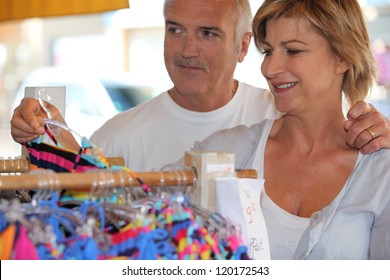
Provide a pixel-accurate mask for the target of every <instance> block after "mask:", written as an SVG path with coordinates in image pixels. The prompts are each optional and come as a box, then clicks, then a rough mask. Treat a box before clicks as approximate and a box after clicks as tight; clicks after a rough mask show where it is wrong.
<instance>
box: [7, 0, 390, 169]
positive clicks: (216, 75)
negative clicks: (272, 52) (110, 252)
mask: <svg viewBox="0 0 390 280" xmlns="http://www.w3.org/2000/svg"><path fill="white" fill-rule="evenodd" d="M164 17H165V25H166V27H165V41H164V58H165V65H166V68H167V71H168V73H169V76H170V78H171V80H172V82H173V84H174V86H173V88H172V89H170V90H168V91H167V92H163V93H161V94H160V95H159V96H157V97H156V98H154V99H152V100H150V101H148V102H146V103H143V104H141V105H139V106H137V107H135V108H133V109H131V110H129V111H126V112H124V113H121V114H118V115H117V116H115V117H113V118H112V119H111V120H109V121H108V122H107V123H106V124H104V125H103V126H102V127H101V128H100V129H99V130H97V131H96V132H95V133H94V134H93V135H92V137H91V142H92V143H94V144H96V145H97V146H99V147H100V148H101V149H102V151H103V152H104V153H105V155H106V156H110V157H111V156H112V157H118V156H119V157H123V158H124V159H125V165H126V166H127V167H129V168H131V169H133V170H134V171H150V170H152V169H159V168H161V167H163V166H164V165H166V164H168V163H172V162H175V161H177V160H178V159H179V158H181V157H182V156H183V155H184V152H185V151H186V150H189V149H190V147H192V145H193V143H194V142H195V141H196V140H203V139H204V138H205V137H207V136H209V135H210V134H211V133H213V132H214V131H216V130H219V129H223V128H230V127H233V126H236V125H239V124H245V125H248V126H249V125H252V124H254V123H257V122H260V121H262V120H263V119H265V118H276V117H278V116H280V113H278V112H277V111H276V109H275V107H274V105H273V99H272V95H271V94H270V93H269V92H268V91H267V90H264V89H258V88H254V87H252V86H249V85H247V84H244V83H240V82H238V81H235V80H234V79H233V74H234V70H235V68H236V65H237V63H238V62H242V61H243V60H244V57H245V55H246V54H247V51H248V47H249V43H250V40H251V21H252V15H251V11H250V6H249V3H248V1H246V0H245V1H243V0H234V1H232V0H197V1H193V0H166V1H165V4H164ZM47 109H49V110H50V111H51V113H52V115H53V116H57V117H55V118H58V119H60V120H62V121H63V118H62V117H61V116H60V115H59V113H58V110H57V109H56V108H53V107H52V106H50V105H48V108H47ZM33 112H35V114H34V113H33ZM44 112H45V110H43V109H42V108H40V106H39V103H38V102H37V101H36V100H31V99H25V100H23V101H22V103H21V105H20V106H19V107H18V108H16V109H15V112H14V116H13V118H12V120H11V134H12V136H13V138H14V140H15V141H17V142H19V143H25V142H27V141H30V140H32V139H34V138H35V137H37V135H39V134H42V133H43V128H42V123H40V122H39V119H40V118H41V117H45V114H44ZM349 115H350V117H351V121H349V122H347V123H346V129H347V130H348V131H349V132H348V136H347V139H346V141H347V143H348V144H349V145H351V146H356V147H357V148H362V151H363V152H372V151H374V150H376V149H379V148H381V147H390V130H389V125H388V121H387V120H386V119H385V118H384V117H383V116H382V115H381V114H379V113H378V112H377V111H376V110H374V109H373V108H372V107H371V106H370V105H369V104H366V103H363V102H362V103H359V104H357V105H356V106H354V108H353V109H352V110H351V111H350V112H349ZM367 128H369V129H370V130H371V131H374V132H375V135H374V136H372V135H371V134H370V133H369V131H367V130H366V129H367ZM58 137H60V138H61V137H63V136H61V135H59V136H57V138H58ZM374 138H375V139H374ZM59 140H60V141H59V142H60V143H63V142H67V140H61V139H59ZM70 147H74V148H77V146H74V145H73V146H70Z"/></svg>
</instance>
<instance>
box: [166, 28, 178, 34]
mask: <svg viewBox="0 0 390 280" xmlns="http://www.w3.org/2000/svg"><path fill="white" fill-rule="evenodd" d="M167 30H168V32H169V33H173V34H179V33H180V31H181V30H180V28H177V27H169V28H168V29H167Z"/></svg>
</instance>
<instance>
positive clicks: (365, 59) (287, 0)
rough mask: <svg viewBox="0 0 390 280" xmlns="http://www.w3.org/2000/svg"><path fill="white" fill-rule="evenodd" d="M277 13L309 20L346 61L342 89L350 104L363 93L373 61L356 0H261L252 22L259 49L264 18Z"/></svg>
mask: <svg viewBox="0 0 390 280" xmlns="http://www.w3.org/2000/svg"><path fill="white" fill-rule="evenodd" d="M281 17H291V18H296V19H305V20H307V21H309V23H310V24H311V26H312V27H313V29H314V30H316V32H318V33H319V34H320V35H321V36H323V37H324V38H325V39H326V40H327V41H328V43H329V46H330V48H331V50H332V51H333V53H334V54H335V55H336V56H337V57H339V58H340V59H341V60H342V61H344V62H345V63H346V64H347V65H348V71H347V72H346V73H345V75H344V80H343V88H342V90H343V92H344V94H345V96H346V98H347V100H348V101H349V104H350V105H352V104H354V103H355V102H356V101H359V100H363V99H364V98H365V97H366V96H367V94H368V92H369V90H370V88H371V87H372V84H373V82H374V81H375V76H376V62H375V59H374V56H373V53H372V51H371V48H370V39H369V36H368V31H367V26H366V21H365V18H364V15H363V11H362V10H361V7H360V5H359V3H358V1H357V0H265V1H264V3H263V4H262V5H261V7H260V8H259V10H258V11H257V13H256V15H255V17H254V20H253V23H252V30H253V35H254V40H255V44H256V47H257V48H258V49H259V50H262V42H264V40H265V37H266V25H267V21H268V20H269V19H278V18H281Z"/></svg>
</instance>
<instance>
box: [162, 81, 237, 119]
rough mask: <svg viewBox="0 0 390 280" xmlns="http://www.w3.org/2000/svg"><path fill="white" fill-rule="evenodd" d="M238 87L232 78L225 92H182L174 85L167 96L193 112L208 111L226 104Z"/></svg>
mask: <svg viewBox="0 0 390 280" xmlns="http://www.w3.org/2000/svg"><path fill="white" fill-rule="evenodd" d="M237 89H238V81H237V80H233V82H232V85H231V87H230V89H229V90H228V91H227V93H226V94H224V95H222V96H221V94H218V95H216V94H212V93H210V94H207V95H200V94H193V95H189V94H182V93H180V92H179V91H178V90H177V89H176V88H175V87H173V88H172V89H170V90H169V91H168V94H169V96H170V97H171V98H172V100H173V101H174V102H175V103H176V104H177V105H179V106H181V107H183V108H185V109H187V110H190V111H195V112H210V111H214V110H217V109H219V108H221V107H223V106H225V105H226V104H228V103H229V102H230V101H231V100H232V99H233V97H234V95H235V94H236V92H237Z"/></svg>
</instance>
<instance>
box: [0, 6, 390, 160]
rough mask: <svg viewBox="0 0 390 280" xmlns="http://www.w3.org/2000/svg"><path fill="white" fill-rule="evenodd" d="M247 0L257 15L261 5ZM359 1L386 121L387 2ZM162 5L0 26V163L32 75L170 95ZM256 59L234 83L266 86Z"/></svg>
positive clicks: (11, 153) (376, 99) (13, 150)
mask: <svg viewBox="0 0 390 280" xmlns="http://www.w3.org/2000/svg"><path fill="white" fill-rule="evenodd" d="M250 2H251V6H252V10H253V13H255V11H256V10H257V8H258V7H259V5H260V4H261V2H262V1H261V0H251V1H250ZM360 2H361V5H362V7H363V8H364V11H365V13H366V17H367V23H368V27H369V32H370V36H371V40H372V45H373V50H374V52H375V54H376V56H377V61H378V68H379V71H380V72H379V77H378V83H377V85H376V86H375V88H374V91H373V92H372V93H371V98H370V100H369V101H370V102H372V103H373V104H375V106H377V108H378V109H379V110H381V111H382V112H383V113H384V114H386V115H387V116H388V117H389V118H390V28H389V26H390V0H365V1H360ZM162 5H163V0H131V8H130V9H126V10H118V11H114V12H106V13H100V14H90V15H78V16H61V17H51V18H31V19H26V20H17V21H9V22H2V23H0V157H3V158H7V157H15V156H18V155H20V151H21V149H20V145H17V144H15V143H14V142H13V140H12V138H11V137H10V132H9V120H10V116H11V114H12V110H13V105H12V103H13V100H14V98H15V95H16V93H17V91H18V90H19V88H20V86H21V83H22V82H23V80H24V79H26V77H27V76H28V75H29V73H30V72H31V71H33V70H34V69H37V68H40V67H44V66H56V67H66V68H70V69H75V70H77V71H79V73H85V74H86V75H90V76H94V77H97V78H98V79H105V80H111V81H114V82H117V83H125V84H129V85H137V86H140V87H142V86H143V85H145V86H150V87H153V88H154V89H155V90H156V94H157V93H159V92H162V91H164V90H167V89H169V88H170V87H171V85H172V83H171V81H170V79H169V77H168V75H167V73H166V70H165V66H164V60H163V38H164V20H163V17H162ZM261 59H262V57H261V55H260V54H258V53H257V51H256V49H255V47H254V45H253V44H252V46H251V48H250V51H249V54H248V56H247V57H246V59H245V61H244V62H243V63H242V64H239V66H238V68H237V71H236V74H235V75H236V78H237V79H239V80H241V81H243V82H247V83H250V84H253V85H256V86H259V87H265V88H267V84H266V83H265V81H264V79H263V78H262V76H261V73H260V63H261ZM81 75H82V74H81ZM85 125H88V124H87V123H86V124H85ZM77 132H78V133H79V134H81V135H83V131H77Z"/></svg>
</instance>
